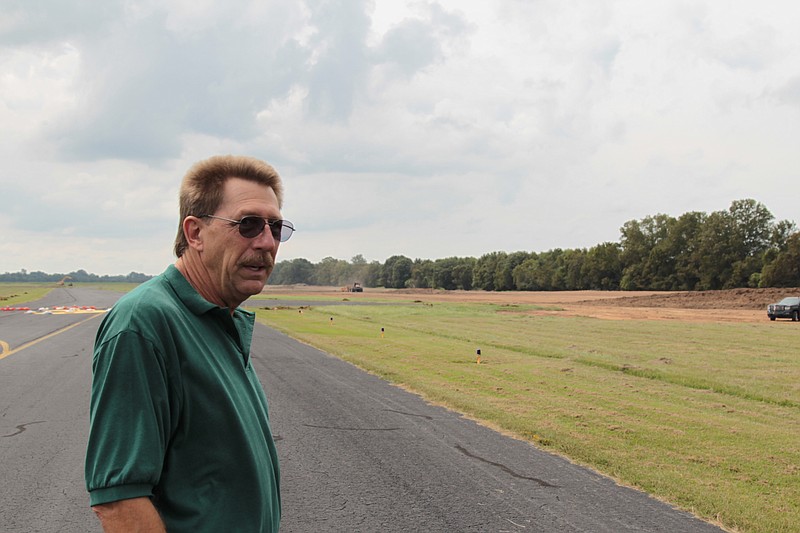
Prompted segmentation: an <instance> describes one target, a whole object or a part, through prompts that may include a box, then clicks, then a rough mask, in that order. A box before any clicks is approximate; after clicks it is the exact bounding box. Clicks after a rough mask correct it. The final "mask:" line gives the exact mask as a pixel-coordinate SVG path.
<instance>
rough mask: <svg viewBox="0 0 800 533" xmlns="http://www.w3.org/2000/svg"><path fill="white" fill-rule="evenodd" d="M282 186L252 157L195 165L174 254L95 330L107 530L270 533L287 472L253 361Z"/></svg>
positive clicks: (93, 449) (98, 482)
mask: <svg viewBox="0 0 800 533" xmlns="http://www.w3.org/2000/svg"><path fill="white" fill-rule="evenodd" d="M282 200H283V187H282V184H281V180H280V177H279V176H278V174H277V172H275V170H274V169H273V168H272V167H271V166H269V165H267V164H266V163H264V162H263V161H259V160H257V159H254V158H250V157H241V156H217V157H212V158H210V159H207V160H205V161H201V162H200V163H197V164H196V165H194V166H193V167H192V168H191V169H190V170H189V172H188V173H187V174H186V176H185V177H184V179H183V182H182V184H181V190H180V217H181V218H180V225H179V229H178V236H177V238H176V241H175V254H176V256H177V258H178V259H177V261H176V262H175V264H174V265H171V266H169V267H168V268H167V270H166V271H165V272H164V273H162V274H161V275H160V276H157V277H155V278H153V279H152V280H150V281H148V282H146V283H144V284H142V285H141V286H140V287H138V288H137V289H135V290H134V291H132V292H130V293H129V294H127V295H126V296H124V297H123V298H121V299H120V300H119V302H118V303H117V304H116V305H115V306H114V307H113V309H112V310H111V311H110V312H109V314H108V315H107V316H106V317H105V319H104V321H103V323H102V324H101V326H100V329H99V330H98V333H97V339H96V341H95V350H94V362H93V367H92V370H93V376H94V378H93V382H92V400H91V411H90V432H89V444H88V448H87V455H86V485H87V489H88V491H89V494H90V504H91V505H92V508H93V510H94V511H95V513H96V514H97V515H98V517H99V518H100V522H101V523H102V525H103V528H104V530H105V531H107V532H117V531H120V532H122V531H124V532H133V531H148V532H149V531H169V532H183V531H185V532H193V533H197V532H223V531H242V532H275V531H277V530H278V525H279V522H280V493H279V471H278V460H277V454H276V450H275V444H274V441H273V438H272V432H271V429H270V425H269V417H268V411H267V400H266V397H265V395H264V391H263V389H262V387H261V385H260V383H259V381H258V378H257V377H256V375H255V373H254V371H253V367H252V365H251V362H250V358H249V353H250V341H251V338H252V331H253V325H254V315H253V314H252V313H250V312H247V311H244V310H242V309H239V308H238V306H239V305H240V304H241V303H242V302H243V301H244V300H245V299H247V298H248V297H249V296H251V295H254V294H258V293H259V292H261V290H262V289H263V287H264V284H265V283H266V281H267V278H268V277H269V274H270V273H271V272H272V268H273V266H274V264H275V256H276V254H277V252H278V246H279V244H280V242H282V241H286V240H287V239H288V238H289V237H290V236H291V234H292V231H293V229H294V228H293V226H292V225H291V223H289V222H287V221H284V220H282V219H281V212H280V209H281V206H282V203H283V202H282Z"/></svg>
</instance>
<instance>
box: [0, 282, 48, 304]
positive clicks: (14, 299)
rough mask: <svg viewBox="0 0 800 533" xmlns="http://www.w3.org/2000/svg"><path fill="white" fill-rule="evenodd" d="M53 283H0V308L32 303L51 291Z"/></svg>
mask: <svg viewBox="0 0 800 533" xmlns="http://www.w3.org/2000/svg"><path fill="white" fill-rule="evenodd" d="M54 286H55V284H54V283H34V282H30V283H0V307H9V306H14V305H16V304H21V303H27V302H34V301H36V300H39V299H40V298H43V297H44V296H45V295H47V293H49V292H50V291H51V290H53V287H54Z"/></svg>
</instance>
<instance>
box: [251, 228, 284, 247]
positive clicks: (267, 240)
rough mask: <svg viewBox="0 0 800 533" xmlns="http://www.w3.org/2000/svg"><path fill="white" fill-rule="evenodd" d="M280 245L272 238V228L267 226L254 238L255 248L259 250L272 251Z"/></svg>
mask: <svg viewBox="0 0 800 533" xmlns="http://www.w3.org/2000/svg"><path fill="white" fill-rule="evenodd" d="M277 244H278V240H277V239H276V238H275V237H273V236H272V228H271V227H270V226H269V224H267V225H266V226H264V231H262V232H261V233H259V234H258V235H256V236H255V237H254V238H253V248H255V249H257V250H272V249H274V248H275V247H276V246H277Z"/></svg>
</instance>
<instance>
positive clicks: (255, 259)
mask: <svg viewBox="0 0 800 533" xmlns="http://www.w3.org/2000/svg"><path fill="white" fill-rule="evenodd" d="M239 264H240V265H250V266H252V265H259V266H263V267H265V268H266V269H267V270H272V269H273V267H274V266H275V261H274V260H273V259H272V256H271V255H270V254H269V253H267V252H264V253H263V254H258V253H256V254H251V255H248V256H246V257H243V258H242V259H241V261H239Z"/></svg>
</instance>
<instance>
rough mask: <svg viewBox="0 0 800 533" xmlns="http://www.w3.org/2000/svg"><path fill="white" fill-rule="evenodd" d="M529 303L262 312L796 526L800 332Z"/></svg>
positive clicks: (601, 463) (369, 362)
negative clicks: (610, 315)
mask: <svg viewBox="0 0 800 533" xmlns="http://www.w3.org/2000/svg"><path fill="white" fill-rule="evenodd" d="M532 311H534V308H533V307H532V306H525V305H516V306H502V305H492V304H479V303H471V304H450V303H442V304H440V303H436V304H432V305H431V304H423V303H406V304H398V305H374V306H327V307H317V308H313V309H304V310H303V312H302V313H299V312H298V309H296V308H288V309H286V308H285V309H276V310H259V311H258V316H259V319H260V320H262V321H263V322H265V323H267V324H269V325H271V326H274V327H277V328H278V329H280V330H283V331H285V332H287V333H289V334H291V335H292V336H294V337H296V338H298V339H300V340H302V341H304V342H307V343H309V344H312V345H314V346H317V347H319V348H320V349H322V350H325V351H326V352H329V353H332V354H335V355H337V356H339V357H341V358H343V359H345V360H347V361H350V362H352V363H354V364H356V365H358V366H360V367H362V368H364V369H366V370H368V371H370V372H373V373H375V374H377V375H380V376H382V377H384V378H386V379H387V380H389V381H391V382H393V383H397V384H399V385H402V386H404V387H406V388H408V389H410V390H413V391H416V392H418V393H420V394H422V395H423V396H424V397H425V398H427V399H428V400H430V401H433V402H436V403H440V404H443V405H446V406H448V407H450V408H453V409H455V410H457V411H459V412H462V413H464V414H466V415H468V416H471V417H474V418H476V419H479V420H482V421H484V422H485V423H487V424H488V425H490V426H492V427H495V428H498V429H500V430H503V431H505V432H508V433H510V434H512V435H515V436H517V437H519V438H523V439H527V440H530V441H532V442H534V443H536V444H537V445H538V446H540V447H542V448H544V449H546V450H549V451H552V452H556V453H559V454H562V455H564V456H566V457H569V458H570V459H572V460H573V461H575V462H577V463H580V464H584V465H587V466H590V467H592V468H595V469H597V470H598V471H600V472H603V473H605V474H607V475H610V476H612V477H614V478H615V479H617V480H619V481H620V482H621V483H624V484H628V485H632V486H636V487H639V488H641V489H643V490H645V491H647V492H648V493H650V494H652V495H654V496H656V497H659V498H661V499H664V500H666V501H668V502H670V503H672V504H675V505H677V506H679V507H681V508H683V509H686V510H689V511H692V512H694V513H695V514H697V515H698V516H701V517H703V518H705V519H708V520H712V521H715V522H717V523H720V524H722V525H724V526H725V527H727V528H729V529H731V530H734V531H743V532H753V533H755V532H763V533H778V532H785V533H789V532H797V531H800V354H799V353H798V347H799V346H800V327H797V326H796V325H794V324H792V323H778V324H771V323H768V322H766V321H765V323H763V324H753V323H749V324H736V323H733V324H714V323H684V322H670V321H643V320H622V321H620V320H617V321H612V320H600V319H593V318H581V317H574V316H573V317H566V316H540V315H537V314H534V313H532ZM331 318H333V320H331ZM382 327H383V328H385V334H384V335H383V336H382V335H381V328H382ZM478 349H480V350H481V359H482V360H481V364H477V363H476V350H478Z"/></svg>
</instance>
